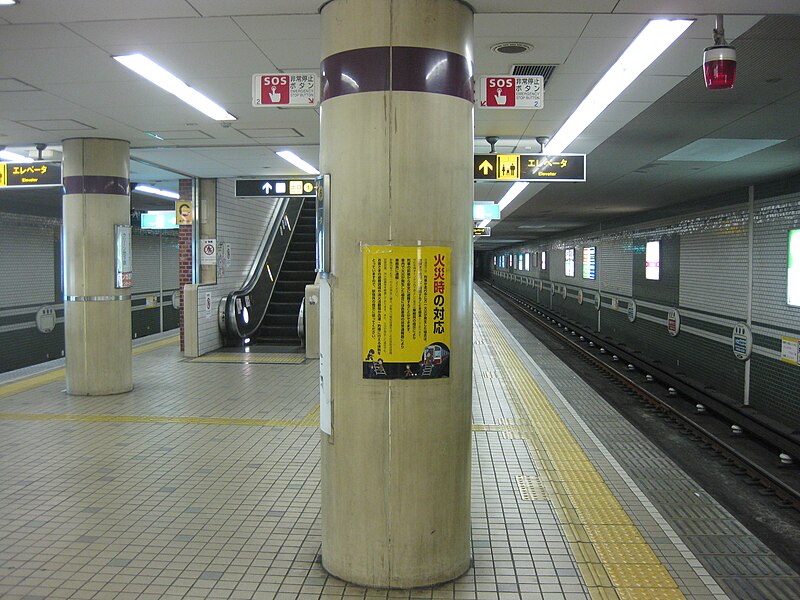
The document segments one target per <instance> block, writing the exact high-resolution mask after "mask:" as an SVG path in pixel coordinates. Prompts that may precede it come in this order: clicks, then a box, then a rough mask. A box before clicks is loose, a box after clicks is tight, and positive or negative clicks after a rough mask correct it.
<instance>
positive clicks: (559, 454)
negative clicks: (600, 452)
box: [475, 302, 684, 600]
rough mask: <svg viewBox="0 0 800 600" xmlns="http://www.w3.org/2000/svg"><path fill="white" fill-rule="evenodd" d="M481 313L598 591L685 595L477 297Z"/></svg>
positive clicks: (525, 429)
mask: <svg viewBox="0 0 800 600" xmlns="http://www.w3.org/2000/svg"><path fill="white" fill-rule="evenodd" d="M475 317H476V320H477V321H478V322H479V324H480V326H481V327H482V328H483V331H484V333H485V334H486V337H487V339H488V340H489V341H490V344H491V350H492V353H493V355H494V358H495V362H496V364H497V365H498V367H499V368H501V369H502V373H503V374H504V378H505V381H506V390H507V393H508V396H509V401H510V402H511V404H512V405H513V407H514V409H515V411H516V413H517V418H518V422H517V424H516V428H517V430H518V431H519V433H520V434H521V436H522V437H523V438H525V439H526V440H527V441H528V443H529V444H530V446H531V448H532V449H533V451H534V453H535V455H536V457H537V458H538V467H539V469H540V470H541V475H542V478H543V479H544V480H545V482H546V484H547V487H548V491H549V493H550V497H551V500H552V501H553V503H554V505H555V508H556V511H557V513H558V516H559V519H560V521H561V525H562V526H563V528H564V531H565V535H566V537H567V540H568V541H569V543H570V547H571V549H572V552H573V554H574V555H575V558H576V560H577V561H578V565H579V567H580V570H581V574H582V575H583V577H584V581H585V583H586V585H587V587H588V588H589V591H590V593H591V595H592V597H593V598H598V599H620V600H628V599H632V600H638V599H648V600H652V599H657V600H660V599H664V600H666V599H669V600H671V599H678V598H684V595H683V594H682V593H681V591H680V590H679V589H678V586H677V584H676V583H675V580H674V579H673V578H672V577H671V576H670V574H669V573H668V572H667V570H666V568H665V567H664V566H663V565H662V564H661V562H660V561H659V559H658V557H657V556H656V555H655V553H654V552H653V550H652V548H650V546H649V545H648V544H647V542H646V541H645V539H644V538H643V537H642V535H641V533H640V532H639V530H638V529H637V528H636V527H635V526H634V525H633V522H632V521H631V519H630V517H628V515H627V513H626V512H625V511H624V509H623V508H622V506H621V505H620V504H619V502H618V501H617V499H616V498H615V497H614V495H613V493H612V492H611V490H610V489H609V488H608V486H607V485H606V484H605V483H604V482H603V479H602V477H601V476H600V474H599V473H598V472H597V469H596V468H595V467H594V465H593V464H592V463H591V462H590V461H589V459H588V458H587V456H586V454H585V453H584V451H583V450H582V449H581V447H580V446H579V445H578V442H577V441H576V440H575V438H574V437H573V436H572V434H571V433H570V431H569V429H567V427H566V425H565V424H564V423H563V421H562V420H561V418H560V417H559V416H558V414H557V413H556V411H555V409H554V408H553V406H552V405H551V403H550V401H549V400H548V399H547V397H546V396H545V394H544V392H543V391H542V390H541V388H539V386H538V385H537V384H536V382H535V381H534V379H533V378H532V377H531V375H530V373H529V372H528V371H527V369H526V368H525V366H524V365H523V364H522V361H520V359H519V358H518V357H517V355H516V354H515V353H514V352H513V350H512V349H511V347H510V346H509V344H508V342H507V341H506V340H505V338H504V337H503V335H502V334H501V332H500V330H499V328H498V327H497V325H496V324H495V322H494V321H493V319H492V318H491V317H490V315H489V313H488V310H487V309H486V308H485V307H484V306H483V305H482V304H481V303H477V302H476V303H475Z"/></svg>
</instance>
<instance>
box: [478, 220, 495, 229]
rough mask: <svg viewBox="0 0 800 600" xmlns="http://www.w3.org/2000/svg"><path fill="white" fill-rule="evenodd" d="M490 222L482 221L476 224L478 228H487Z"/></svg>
mask: <svg viewBox="0 0 800 600" xmlns="http://www.w3.org/2000/svg"><path fill="white" fill-rule="evenodd" d="M491 222H492V220H491V219H484V220H483V221H481V222H480V223H478V227H486V226H487V225H488V224H489V223H491Z"/></svg>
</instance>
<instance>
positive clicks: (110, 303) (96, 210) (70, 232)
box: [62, 138, 133, 396]
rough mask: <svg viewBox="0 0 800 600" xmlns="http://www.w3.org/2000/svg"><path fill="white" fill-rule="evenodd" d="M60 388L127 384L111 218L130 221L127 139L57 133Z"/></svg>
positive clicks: (94, 391)
mask: <svg viewBox="0 0 800 600" xmlns="http://www.w3.org/2000/svg"><path fill="white" fill-rule="evenodd" d="M63 148H64V159H63V166H62V173H63V180H64V210H63V215H64V252H63V256H64V258H63V261H64V265H63V272H64V296H65V298H64V317H65V344H66V364H67V366H66V371H67V393H69V394H78V395H85V396H99V395H104V394H117V393H120V392H127V391H129V390H131V389H132V388H133V376H132V362H133V359H132V351H131V293H130V288H122V287H117V284H118V282H117V272H116V260H115V256H116V254H115V252H116V250H115V246H116V236H115V227H114V226H115V225H130V181H129V178H130V166H129V165H130V162H129V150H130V144H129V143H128V142H126V141H122V140H107V139H94V138H85V139H84V138H80V139H77V138H76V139H68V140H64V143H63Z"/></svg>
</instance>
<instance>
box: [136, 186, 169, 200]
mask: <svg viewBox="0 0 800 600" xmlns="http://www.w3.org/2000/svg"><path fill="white" fill-rule="evenodd" d="M133 191H135V192H141V193H143V194H152V195H153V196H163V197H164V198H171V199H173V200H178V199H180V195H178V193H177V192H172V191H170V190H162V189H160V188H156V187H152V186H149V185H143V184H141V183H140V184H138V185H137V186H136V187H135V188H133Z"/></svg>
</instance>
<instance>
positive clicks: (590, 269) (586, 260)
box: [583, 246, 597, 279]
mask: <svg viewBox="0 0 800 600" xmlns="http://www.w3.org/2000/svg"><path fill="white" fill-rule="evenodd" d="M596 254H597V247H596V246H588V247H586V248H584V249H583V278H584V279H594V278H595V277H596V276H597V269H596V266H597V265H596V262H595V261H596V256H595V255H596Z"/></svg>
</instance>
